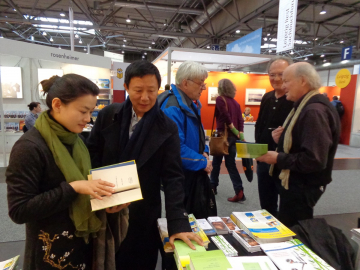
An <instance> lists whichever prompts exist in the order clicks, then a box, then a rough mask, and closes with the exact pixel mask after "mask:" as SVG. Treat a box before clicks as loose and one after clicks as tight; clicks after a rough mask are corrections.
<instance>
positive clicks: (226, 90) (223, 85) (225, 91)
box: [218, 79, 236, 98]
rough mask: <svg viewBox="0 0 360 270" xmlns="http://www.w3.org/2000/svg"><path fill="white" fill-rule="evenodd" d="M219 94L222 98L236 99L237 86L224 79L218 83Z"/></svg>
mask: <svg viewBox="0 0 360 270" xmlns="http://www.w3.org/2000/svg"><path fill="white" fill-rule="evenodd" d="M218 93H219V95H220V96H226V97H230V98H234V97H235V93H236V88H235V85H234V84H233V83H232V81H230V80H229V79H222V80H220V81H219V82H218Z"/></svg>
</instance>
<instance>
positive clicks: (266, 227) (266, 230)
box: [231, 210, 295, 243]
mask: <svg viewBox="0 0 360 270" xmlns="http://www.w3.org/2000/svg"><path fill="white" fill-rule="evenodd" d="M231 219H232V220H233V221H234V222H235V223H236V224H237V225H238V226H239V227H240V228H241V229H243V230H245V231H247V232H248V233H249V232H250V234H252V236H254V237H255V238H260V239H278V238H287V237H292V236H295V233H293V232H292V231H291V230H290V229H289V228H287V227H286V226H285V225H283V224H282V223H281V222H280V221H279V220H277V219H276V218H275V217H273V216H272V215H271V214H270V213H269V212H268V211H266V210H258V211H252V212H233V213H232V214H231ZM238 223H239V224H238ZM256 240H257V241H259V239H256ZM287 240H290V239H287ZM259 243H260V242H259Z"/></svg>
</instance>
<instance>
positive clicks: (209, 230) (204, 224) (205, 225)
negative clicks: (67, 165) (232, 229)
mask: <svg viewBox="0 0 360 270" xmlns="http://www.w3.org/2000/svg"><path fill="white" fill-rule="evenodd" d="M196 222H197V223H198V225H199V227H200V228H201V229H202V230H203V231H204V232H205V234H206V235H216V231H215V230H214V228H213V227H212V226H211V225H210V223H209V222H208V221H207V220H206V219H205V218H201V219H197V220H196Z"/></svg>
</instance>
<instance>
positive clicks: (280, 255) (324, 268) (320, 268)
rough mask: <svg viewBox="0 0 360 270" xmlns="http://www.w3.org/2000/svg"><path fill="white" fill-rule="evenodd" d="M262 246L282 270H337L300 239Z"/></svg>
mask: <svg viewBox="0 0 360 270" xmlns="http://www.w3.org/2000/svg"><path fill="white" fill-rule="evenodd" d="M260 246H261V248H262V250H263V251H264V252H265V253H266V255H267V256H268V257H269V258H270V259H271V260H272V261H273V262H274V263H275V264H276V266H277V267H278V268H279V269H280V270H293V269H301V270H335V269H334V268H333V267H331V266H330V265H329V264H327V263H326V262H325V261H324V260H323V259H321V258H320V257H319V256H318V255H316V254H315V253H314V252H313V251H312V250H310V249H309V248H308V247H307V246H305V245H304V244H303V243H302V242H301V241H300V240H298V239H294V240H291V241H286V242H280V243H272V244H261V245H260Z"/></svg>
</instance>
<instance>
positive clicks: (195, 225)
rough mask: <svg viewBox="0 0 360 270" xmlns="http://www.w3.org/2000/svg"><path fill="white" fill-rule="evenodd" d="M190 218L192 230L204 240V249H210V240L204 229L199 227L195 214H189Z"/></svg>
mask: <svg viewBox="0 0 360 270" xmlns="http://www.w3.org/2000/svg"><path fill="white" fill-rule="evenodd" d="M188 218H189V223H190V227H191V230H192V231H193V232H194V233H196V234H197V235H198V236H200V238H201V239H202V240H203V243H204V247H205V248H208V246H209V243H210V240H209V238H208V237H207V235H206V233H205V232H204V231H203V229H201V227H200V226H199V224H198V222H197V220H196V218H195V217H194V215H193V214H189V215H188Z"/></svg>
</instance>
